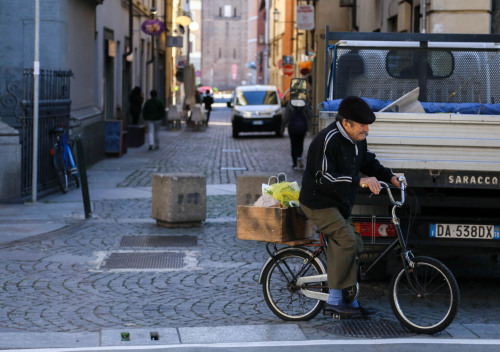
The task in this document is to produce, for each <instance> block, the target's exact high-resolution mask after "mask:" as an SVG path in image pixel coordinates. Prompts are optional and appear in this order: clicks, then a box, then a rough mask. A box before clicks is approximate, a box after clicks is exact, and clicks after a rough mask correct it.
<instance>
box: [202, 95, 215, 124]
mask: <svg viewBox="0 0 500 352" xmlns="http://www.w3.org/2000/svg"><path fill="white" fill-rule="evenodd" d="M213 103H214V98H212V96H211V95H210V90H208V89H207V90H206V92H205V96H204V97H203V104H204V105H205V111H206V112H207V121H206V124H207V126H208V120H210V112H211V111H212V104H213Z"/></svg>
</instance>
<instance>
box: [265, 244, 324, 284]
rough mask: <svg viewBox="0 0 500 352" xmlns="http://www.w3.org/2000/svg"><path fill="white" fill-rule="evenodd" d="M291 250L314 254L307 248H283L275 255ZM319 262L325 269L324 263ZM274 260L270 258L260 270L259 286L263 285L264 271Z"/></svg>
mask: <svg viewBox="0 0 500 352" xmlns="http://www.w3.org/2000/svg"><path fill="white" fill-rule="evenodd" d="M291 250H299V251H302V252H304V253H308V254H312V252H311V251H310V250H308V249H305V248H301V247H286V248H282V249H280V250H279V251H277V252H276V253H275V254H274V255H275V256H276V255H278V254H280V253H283V252H286V251H291ZM316 259H317V260H318V261H319V264H320V265H321V266H322V267H323V269H325V268H324V265H323V262H322V261H321V260H319V259H318V258H316ZM272 260H273V258H271V257H269V258H268V259H267V260H266V262H265V263H264V265H263V266H262V269H260V274H259V284H262V274H263V273H264V269H265V268H266V266H267V265H268V264H269V262H271V261H272ZM324 271H325V273H326V269H325V270H324Z"/></svg>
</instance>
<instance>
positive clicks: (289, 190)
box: [264, 182, 300, 207]
mask: <svg viewBox="0 0 500 352" xmlns="http://www.w3.org/2000/svg"><path fill="white" fill-rule="evenodd" d="M264 192H265V193H267V194H269V195H270V196H271V197H273V198H274V199H276V200H277V201H279V202H280V203H281V204H283V205H284V206H285V207H290V206H297V205H298V202H299V193H300V188H299V184H298V183H297V182H280V183H273V184H272V185H268V186H267V187H266V188H265V189H264ZM290 203H291V204H290Z"/></svg>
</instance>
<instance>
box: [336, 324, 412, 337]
mask: <svg viewBox="0 0 500 352" xmlns="http://www.w3.org/2000/svg"><path fill="white" fill-rule="evenodd" d="M335 333H336V334H338V335H344V336H351V337H372V338H392V337H403V336H408V335H412V333H411V332H410V331H409V330H407V329H406V328H405V327H403V326H402V325H401V324H400V323H398V322H390V321H356V320H349V321H342V322H341V324H340V325H339V326H336V327H335Z"/></svg>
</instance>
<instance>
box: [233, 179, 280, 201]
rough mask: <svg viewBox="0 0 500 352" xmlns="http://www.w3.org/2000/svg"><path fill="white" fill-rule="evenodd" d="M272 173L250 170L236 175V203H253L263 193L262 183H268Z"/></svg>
mask: <svg viewBox="0 0 500 352" xmlns="http://www.w3.org/2000/svg"><path fill="white" fill-rule="evenodd" d="M271 175H272V174H271V173H249V172H248V173H244V174H242V175H239V176H236V205H237V206H238V205H253V203H254V202H255V201H256V200H257V199H258V198H259V197H260V196H261V195H262V184H263V183H265V184H267V183H268V181H269V177H270V176H271ZM271 182H272V183H274V182H276V181H271Z"/></svg>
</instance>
